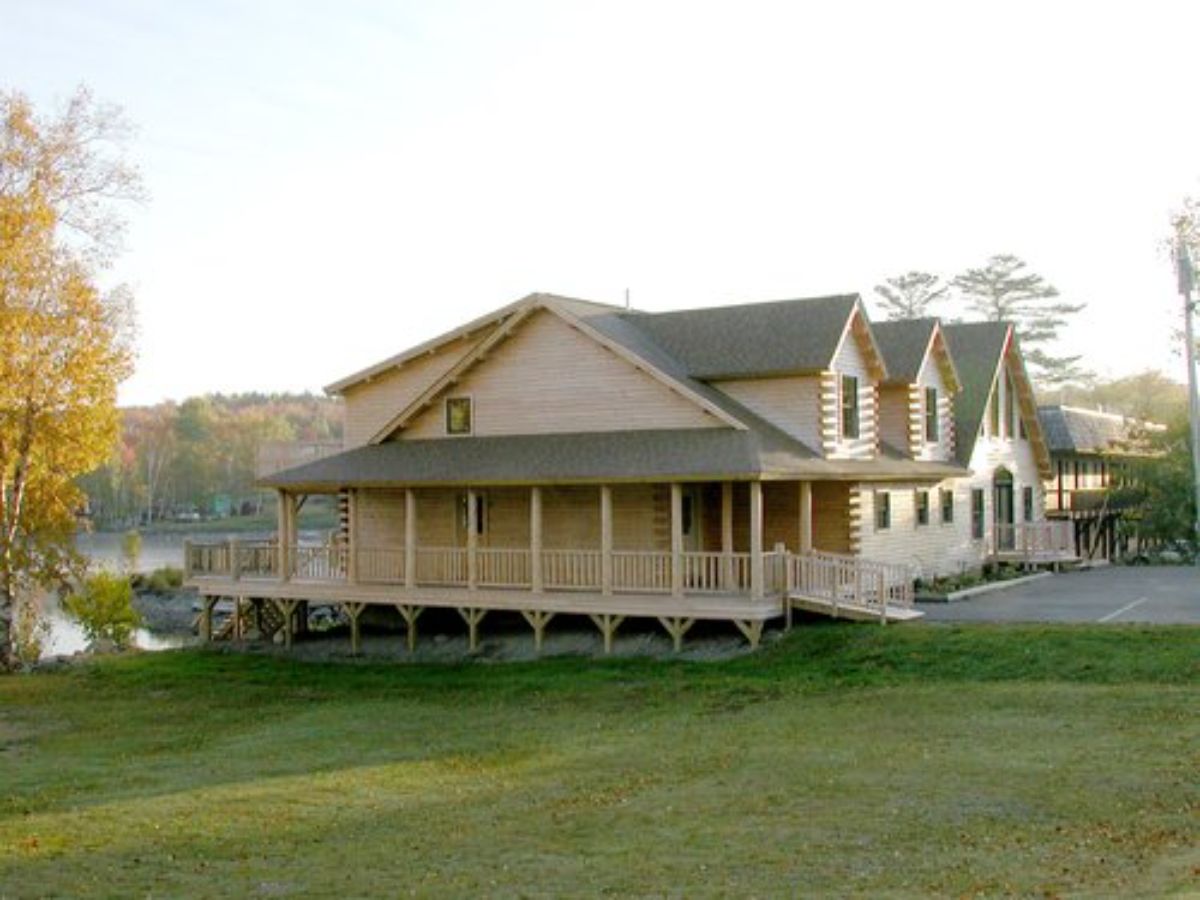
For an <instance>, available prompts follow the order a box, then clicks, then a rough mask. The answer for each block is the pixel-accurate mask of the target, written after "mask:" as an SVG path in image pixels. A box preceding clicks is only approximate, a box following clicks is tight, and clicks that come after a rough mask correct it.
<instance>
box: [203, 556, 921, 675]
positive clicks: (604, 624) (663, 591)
mask: <svg viewBox="0 0 1200 900" xmlns="http://www.w3.org/2000/svg"><path fill="white" fill-rule="evenodd" d="M185 566H186V578H187V583H188V584H189V585H190V586H193V587H195V588H196V589H197V590H198V591H199V592H200V594H201V595H202V597H203V598H204V608H203V609H204V611H203V614H202V621H201V633H202V635H203V636H205V637H206V638H212V637H213V636H214V631H213V609H214V606H215V603H216V601H217V599H218V598H221V597H229V598H234V600H235V601H236V612H235V614H234V617H233V620H234V621H233V622H232V623H228V624H227V628H226V631H227V633H228V636H237V635H239V634H243V633H244V632H245V626H244V623H242V621H241V617H242V615H243V610H244V609H245V610H246V611H247V612H248V613H252V614H253V615H254V617H255V621H256V622H257V629H256V630H258V631H259V632H260V633H261V632H262V631H263V628H262V622H263V605H264V604H267V605H269V608H270V615H269V616H267V619H268V620H270V621H272V622H274V623H276V629H275V630H282V631H283V635H284V640H285V642H286V643H289V644H290V641H291V639H292V635H293V634H294V633H295V632H296V631H297V630H298V629H299V627H300V624H299V623H298V622H297V621H296V616H297V613H298V611H299V610H302V609H303V608H304V607H305V606H306V605H328V606H334V607H339V608H340V609H341V610H342V611H343V612H344V614H345V616H346V618H347V619H348V620H349V622H350V627H351V649H352V652H355V653H357V652H358V649H359V628H358V618H359V616H360V615H361V613H362V611H363V610H364V609H365V608H366V607H367V606H386V607H392V608H394V609H395V610H396V611H397V612H398V613H399V614H400V615H401V617H402V618H403V619H404V622H405V626H406V628H407V631H408V643H409V647H410V648H412V647H413V646H415V643H416V638H417V619H418V618H419V617H420V615H421V613H422V612H423V611H424V610H425V609H426V608H427V607H435V608H448V609H454V610H457V611H458V613H459V614H460V615H461V616H462V618H463V620H464V622H465V623H466V625H467V627H468V630H469V636H470V646H471V649H475V648H476V646H477V642H478V632H479V628H480V626H481V624H482V622H483V620H484V618H485V617H486V615H487V614H488V613H489V612H493V611H515V612H519V613H521V615H522V616H523V617H524V618H525V620H526V622H528V623H529V625H530V626H531V628H533V631H534V641H535V645H536V646H537V648H538V649H540V648H541V643H542V637H543V634H544V631H545V628H546V626H547V625H548V624H549V622H550V620H551V619H552V618H554V617H555V616H558V615H575V616H587V617H589V618H590V620H591V621H592V622H593V623H594V624H595V625H596V627H597V628H598V629H599V630H600V633H601V635H602V637H603V640H604V647H605V651H606V652H609V651H611V648H612V641H613V637H614V634H615V633H616V630H617V628H619V627H620V625H621V624H622V623H623V622H624V621H625V620H626V619H628V618H648V619H652V620H656V621H657V622H659V623H660V624H661V625H662V626H663V628H664V629H665V630H666V631H667V633H668V634H669V635H670V636H671V638H672V640H673V642H674V644H675V647H676V649H680V648H681V647H682V642H683V638H684V636H685V635H686V634H687V632H688V630H690V629H691V627H692V626H693V625H694V624H695V622H697V621H699V620H715V621H727V622H731V623H733V624H734V625H735V626H736V627H737V628H738V629H739V631H741V633H742V634H743V635H744V636H745V638H746V639H747V641H748V642H749V643H750V645H751V646H752V647H756V646H757V645H758V643H759V640H760V638H761V636H762V630H763V627H764V624H765V623H766V622H767V621H769V620H771V619H775V618H778V617H780V616H784V617H786V624H787V625H788V626H790V624H791V619H792V612H793V610H794V609H801V610H805V611H809V612H815V613H820V614H825V615H833V616H839V617H843V618H849V619H864V620H872V621H879V622H883V623H886V622H889V621H905V620H908V619H912V618H917V617H919V616H920V615H921V614H920V613H919V612H917V611H915V610H914V609H913V608H912V604H913V593H912V577H911V573H910V572H909V571H908V569H907V567H905V566H896V565H888V564H883V563H876V562H871V561H867V560H862V559H858V558H855V557H849V556H839V555H836V554H825V553H810V554H793V553H789V552H788V551H786V550H785V549H784V547H783V546H782V545H780V546H777V547H776V548H775V549H774V550H772V551H770V552H768V553H764V554H761V556H760V557H759V559H758V560H755V559H754V558H753V557H752V555H751V554H747V553H729V554H723V553H682V552H681V553H679V554H673V553H656V552H636V553H632V552H630V553H624V552H616V551H610V552H608V553H604V552H601V553H597V552H595V551H588V550H558V551H543V552H542V553H534V552H533V551H531V550H514V549H506V550H497V549H490V548H489V549H483V548H474V549H466V550H464V549H461V548H445V547H441V548H429V547H420V548H413V549H412V551H411V552H408V551H406V550H397V549H394V548H355V550H353V551H351V550H350V549H349V548H348V547H346V546H345V545H338V544H330V545H326V546H300V545H294V546H290V547H289V546H286V545H284V546H281V545H280V544H279V543H278V542H275V541H222V542H210V543H188V544H187V545H186V546H185ZM756 569H758V570H760V571H761V576H760V577H761V581H758V580H757V579H756V578H755V577H754V575H753V573H754V571H755V570H756ZM759 585H761V590H756V588H757V587H758V586H759ZM247 603H248V604H249V606H248V607H245V606H244V604H247Z"/></svg>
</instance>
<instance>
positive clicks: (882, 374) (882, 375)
mask: <svg viewBox="0 0 1200 900" xmlns="http://www.w3.org/2000/svg"><path fill="white" fill-rule="evenodd" d="M849 339H853V340H856V341H858V342H859V348H860V349H861V350H862V352H863V356H864V357H865V358H866V361H867V368H868V370H869V371H870V373H871V377H872V378H873V379H874V380H876V381H884V380H886V379H887V363H886V362H885V361H884V359H883V352H882V351H881V350H880V349H879V342H878V341H876V340H875V334H874V332H872V331H871V323H870V321H869V320H868V319H867V311H866V308H865V307H864V306H863V303H862V300H861V299H856V300H855V301H854V305H853V306H852V307H851V309H850V315H848V316H847V317H846V324H845V325H843V326H842V336H841V337H840V338H839V339H838V342H837V346H836V347H834V350H833V354H832V355H831V356H830V357H829V363H828V365H827V367H826V368H833V363H834V360H836V359H837V358H838V356H839V355H840V354H841V352H842V347H843V346H844V345H845V343H846V341H847V340H849Z"/></svg>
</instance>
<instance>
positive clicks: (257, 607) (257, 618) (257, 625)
mask: <svg viewBox="0 0 1200 900" xmlns="http://www.w3.org/2000/svg"><path fill="white" fill-rule="evenodd" d="M264 602H265V601H264V600H263V599H262V598H258V599H256V600H251V601H250V605H251V606H252V607H253V608H254V630H255V631H256V632H258V637H259V640H261V639H262V636H263V603H264Z"/></svg>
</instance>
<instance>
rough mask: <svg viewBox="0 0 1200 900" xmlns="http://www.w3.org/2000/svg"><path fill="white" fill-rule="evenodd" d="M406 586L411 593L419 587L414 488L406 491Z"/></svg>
mask: <svg viewBox="0 0 1200 900" xmlns="http://www.w3.org/2000/svg"><path fill="white" fill-rule="evenodd" d="M404 586H405V587H406V588H408V589H409V590H410V591H411V590H412V589H413V588H415V587H416V586H417V494H416V492H415V491H414V490H413V489H412V488H407V489H406V490H405V491H404ZM409 632H410V634H411V633H412V628H411V626H410V628H409ZM409 649H412V648H411V646H410V648H409Z"/></svg>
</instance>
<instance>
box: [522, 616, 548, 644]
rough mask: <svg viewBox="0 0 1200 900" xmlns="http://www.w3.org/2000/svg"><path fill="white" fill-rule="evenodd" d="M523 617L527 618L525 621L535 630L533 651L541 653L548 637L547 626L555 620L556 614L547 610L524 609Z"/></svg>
mask: <svg viewBox="0 0 1200 900" xmlns="http://www.w3.org/2000/svg"><path fill="white" fill-rule="evenodd" d="M521 615H522V616H524V617H525V621H526V622H528V623H529V627H530V628H532V629H533V649H534V650H536V651H537V652H538V653H541V652H542V640H543V638H544V637H545V636H546V626H547V625H549V624H550V620H551V619H553V618H554V613H552V612H550V611H549V610H546V609H523V610H521Z"/></svg>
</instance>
